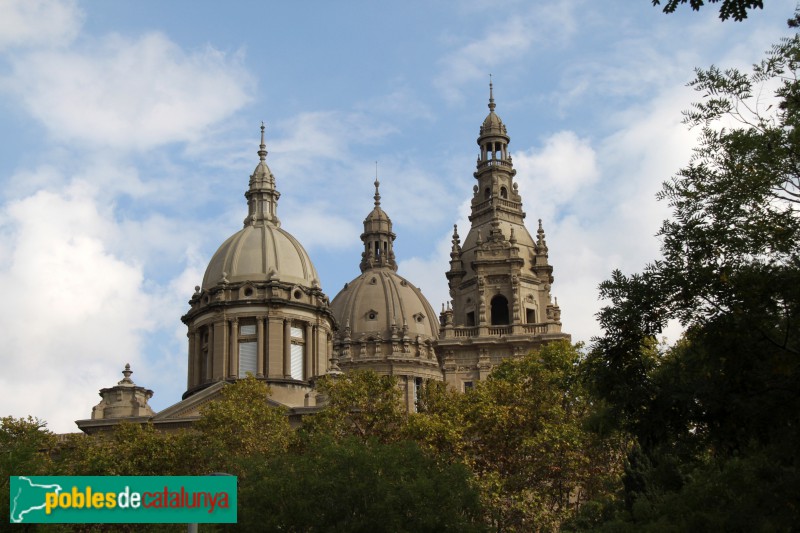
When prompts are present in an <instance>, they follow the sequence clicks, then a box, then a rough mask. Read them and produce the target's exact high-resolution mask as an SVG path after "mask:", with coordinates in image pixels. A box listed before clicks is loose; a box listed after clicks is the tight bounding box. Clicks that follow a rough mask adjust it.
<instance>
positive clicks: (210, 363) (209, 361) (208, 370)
mask: <svg viewBox="0 0 800 533" xmlns="http://www.w3.org/2000/svg"><path fill="white" fill-rule="evenodd" d="M206 327H207V328H208V352H207V354H206V360H205V361H203V378H202V381H201V382H202V383H205V382H206V381H208V380H209V379H211V375H212V368H213V367H214V324H209V325H208V326H206Z"/></svg>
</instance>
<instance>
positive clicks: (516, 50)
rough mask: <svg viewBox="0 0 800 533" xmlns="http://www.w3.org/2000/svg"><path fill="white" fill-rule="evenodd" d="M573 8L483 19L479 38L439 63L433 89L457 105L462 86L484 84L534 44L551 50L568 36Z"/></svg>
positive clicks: (551, 6) (563, 5)
mask: <svg viewBox="0 0 800 533" xmlns="http://www.w3.org/2000/svg"><path fill="white" fill-rule="evenodd" d="M575 7H576V6H575V4H573V3H571V2H551V3H548V4H542V3H537V5H536V6H535V7H532V8H530V9H529V10H528V12H527V13H516V14H514V15H513V16H511V17H509V18H506V19H504V20H501V21H499V20H494V19H492V18H487V24H486V31H485V33H484V35H483V36H481V37H480V38H479V39H477V40H473V41H470V42H467V43H464V44H462V45H461V46H459V47H458V48H456V49H455V50H453V51H451V52H450V53H447V54H445V55H444V56H443V57H442V58H441V59H440V60H439V64H440V66H441V73H440V74H439V76H437V77H436V79H435V80H434V86H435V87H436V88H437V89H439V91H440V92H441V93H442V95H443V96H444V98H445V99H446V100H448V101H450V102H458V101H460V100H461V98H462V95H461V87H462V86H463V85H464V84H466V83H469V82H474V81H475V80H480V79H484V80H485V79H486V77H487V75H488V74H490V73H492V71H493V70H494V71H496V70H497V69H501V68H503V67H504V65H506V64H509V63H510V64H514V63H515V62H518V61H519V60H520V59H522V58H526V56H528V55H529V54H531V51H532V48H533V46H534V44H541V45H542V46H551V45H552V43H554V42H558V41H560V40H562V39H565V38H567V37H569V36H570V35H572V34H573V33H574V31H575V28H576V24H575V20H574V15H573V10H574V9H575ZM498 28H502V31H498Z"/></svg>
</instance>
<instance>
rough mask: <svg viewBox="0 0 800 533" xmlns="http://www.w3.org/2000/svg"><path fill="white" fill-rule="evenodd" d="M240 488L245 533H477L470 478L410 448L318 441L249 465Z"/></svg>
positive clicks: (403, 444) (477, 516)
mask: <svg viewBox="0 0 800 533" xmlns="http://www.w3.org/2000/svg"><path fill="white" fill-rule="evenodd" d="M248 468H249V470H250V471H251V475H250V478H249V479H250V482H249V483H248V484H246V485H245V486H243V487H242V488H241V489H240V501H241V502H242V505H241V509H242V510H241V513H240V520H239V524H238V526H237V527H238V528H241V529H243V530H245V531H353V532H356V531H364V532H372V531H397V532H401V531H409V532H412V531H413V532H416V531H459V532H460V531H480V530H482V529H483V528H482V526H481V513H480V507H479V498H478V494H477V492H476V490H475V489H474V488H473V487H472V485H471V484H470V477H471V476H470V473H469V470H467V469H466V468H465V467H464V466H462V465H440V464H438V463H437V462H436V461H435V460H434V459H432V458H430V457H429V456H428V455H427V454H425V453H423V452H422V451H421V450H420V448H419V447H418V446H417V445H416V444H414V443H412V442H407V441H406V442H395V443H390V444H381V443H379V442H377V441H371V442H364V441H362V440H361V439H358V438H356V437H347V438H343V439H341V440H338V441H335V440H332V439H319V440H317V441H316V445H315V446H314V447H310V448H307V449H305V450H303V451H302V452H297V451H295V452H293V453H288V454H283V455H278V456H274V457H272V458H270V459H267V460H265V461H261V460H258V459H256V460H254V461H252V462H251V463H249V466H248Z"/></svg>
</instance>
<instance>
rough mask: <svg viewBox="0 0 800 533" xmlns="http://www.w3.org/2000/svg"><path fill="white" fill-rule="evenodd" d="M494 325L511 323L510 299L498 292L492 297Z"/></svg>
mask: <svg viewBox="0 0 800 533" xmlns="http://www.w3.org/2000/svg"><path fill="white" fill-rule="evenodd" d="M491 306H492V325H493V326H505V325H508V324H510V321H509V319H508V317H509V313H508V299H507V298H506V297H505V296H503V295H502V294H498V295H497V296H495V297H494V298H492V302H491Z"/></svg>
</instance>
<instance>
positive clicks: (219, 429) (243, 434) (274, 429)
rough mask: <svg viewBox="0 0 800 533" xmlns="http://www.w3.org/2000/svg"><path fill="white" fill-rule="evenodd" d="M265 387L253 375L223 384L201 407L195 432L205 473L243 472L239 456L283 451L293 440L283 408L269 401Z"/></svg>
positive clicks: (293, 436) (267, 454)
mask: <svg viewBox="0 0 800 533" xmlns="http://www.w3.org/2000/svg"><path fill="white" fill-rule="evenodd" d="M269 396H270V389H269V387H268V386H267V385H266V384H265V383H263V382H261V381H258V380H257V379H256V378H254V377H253V376H248V377H247V378H245V379H240V380H238V381H236V382H235V383H233V384H229V385H226V386H225V387H224V388H223V389H222V391H221V393H220V397H219V398H218V399H216V400H214V401H212V402H211V403H209V404H207V405H206V406H204V407H203V409H202V410H201V415H202V417H201V419H200V420H199V421H198V422H197V423H196V424H195V426H194V428H193V429H195V430H196V431H197V432H199V435H197V436H196V438H197V442H198V443H199V445H200V446H201V452H200V453H201V456H202V463H203V468H204V469H205V470H206V472H205V473H209V472H227V473H231V474H236V475H239V476H244V475H246V471H245V470H244V469H242V467H241V466H240V462H241V460H242V459H243V458H246V457H250V456H263V457H269V456H271V455H275V454H280V453H284V452H285V451H286V450H288V449H289V447H290V446H291V445H292V443H293V442H294V441H295V438H296V436H295V432H294V430H293V429H292V427H291V426H290V425H289V418H288V416H287V413H286V410H285V409H284V408H282V407H278V406H275V405H274V404H270V403H269Z"/></svg>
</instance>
